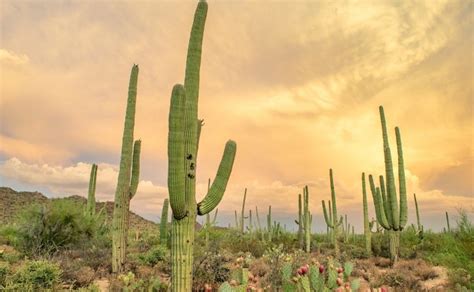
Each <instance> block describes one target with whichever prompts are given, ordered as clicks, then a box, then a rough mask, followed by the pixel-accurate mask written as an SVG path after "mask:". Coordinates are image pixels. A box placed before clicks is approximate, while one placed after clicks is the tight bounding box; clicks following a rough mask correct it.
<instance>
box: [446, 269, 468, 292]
mask: <svg viewBox="0 0 474 292" xmlns="http://www.w3.org/2000/svg"><path fill="white" fill-rule="evenodd" d="M448 278H449V282H450V283H451V285H453V286H455V287H456V286H458V287H459V288H461V289H458V290H462V288H463V287H465V288H469V290H470V291H472V289H474V283H473V279H472V276H471V275H470V274H469V272H468V271H467V270H465V269H462V268H458V269H452V270H450V271H449V272H448Z"/></svg>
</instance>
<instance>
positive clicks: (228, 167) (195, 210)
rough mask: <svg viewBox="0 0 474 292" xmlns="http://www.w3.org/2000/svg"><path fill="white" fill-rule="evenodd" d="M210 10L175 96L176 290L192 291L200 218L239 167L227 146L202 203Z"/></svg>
mask: <svg viewBox="0 0 474 292" xmlns="http://www.w3.org/2000/svg"><path fill="white" fill-rule="evenodd" d="M207 8H208V5H207V3H206V2H205V1H200V2H199V3H198V5H197V8H196V13H195V15H194V21H193V26H192V29H191V36H190V39H189V46H188V56H187V60H186V70H185V79H184V86H183V85H179V84H178V85H175V86H174V88H173V91H172V94H171V105H170V113H169V132H168V190H169V198H170V205H171V210H172V211H173V219H172V227H171V289H172V291H179V292H182V291H191V289H192V286H191V285H192V278H193V275H192V270H193V247H194V230H195V223H196V216H197V215H206V214H207V213H209V212H211V211H212V210H213V209H214V208H215V207H216V206H217V205H218V204H219V202H220V201H221V199H222V196H223V195H224V192H225V189H226V187H227V182H228V180H229V177H230V173H231V171H232V166H233V164H234V157H235V153H236V149H237V145H236V143H235V142H234V141H232V140H229V141H228V142H227V144H226V146H225V149H224V154H223V156H222V160H221V162H220V165H219V168H218V170H217V174H216V177H215V179H214V180H213V182H212V185H211V187H210V188H209V191H208V192H207V194H206V196H205V197H204V199H203V200H202V201H201V202H199V203H196V161H197V160H196V158H197V154H198V145H199V137H200V133H201V128H202V120H199V119H198V97H199V79H200V76H199V75H200V73H199V71H200V66H201V51H202V40H203V34H204V25H205V21H206V15H207Z"/></svg>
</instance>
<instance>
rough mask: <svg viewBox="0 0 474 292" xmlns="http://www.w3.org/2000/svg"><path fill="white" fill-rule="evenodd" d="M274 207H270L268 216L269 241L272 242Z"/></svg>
mask: <svg viewBox="0 0 474 292" xmlns="http://www.w3.org/2000/svg"><path fill="white" fill-rule="evenodd" d="M272 232H273V230H272V206H268V214H267V235H268V241H269V242H272Z"/></svg>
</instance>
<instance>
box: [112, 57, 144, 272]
mask: <svg viewBox="0 0 474 292" xmlns="http://www.w3.org/2000/svg"><path fill="white" fill-rule="evenodd" d="M137 81H138V65H133V67H132V72H131V74H130V83H129V87H128V100H127V110H126V113H125V125H124V129H123V138H122V154H121V156H120V170H119V174H118V180H117V188H116V190H115V203H114V215H113V221H112V271H113V272H114V273H120V272H122V270H123V264H124V263H125V255H126V250H127V235H128V216H129V213H128V212H129V208H130V200H131V199H132V198H133V196H134V195H135V193H136V192H137V188H138V180H139V174H140V149H141V141H140V140H137V141H135V143H134V142H133V131H134V126H135V107H136V98H137Z"/></svg>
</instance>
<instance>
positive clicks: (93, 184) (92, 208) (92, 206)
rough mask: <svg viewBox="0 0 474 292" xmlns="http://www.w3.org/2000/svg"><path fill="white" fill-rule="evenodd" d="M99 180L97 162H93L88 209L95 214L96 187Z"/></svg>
mask: <svg viewBox="0 0 474 292" xmlns="http://www.w3.org/2000/svg"><path fill="white" fill-rule="evenodd" d="M96 180H97V164H92V168H91V174H90V178H89V190H88V194H87V211H88V212H89V214H91V215H93V214H95V189H96Z"/></svg>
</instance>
